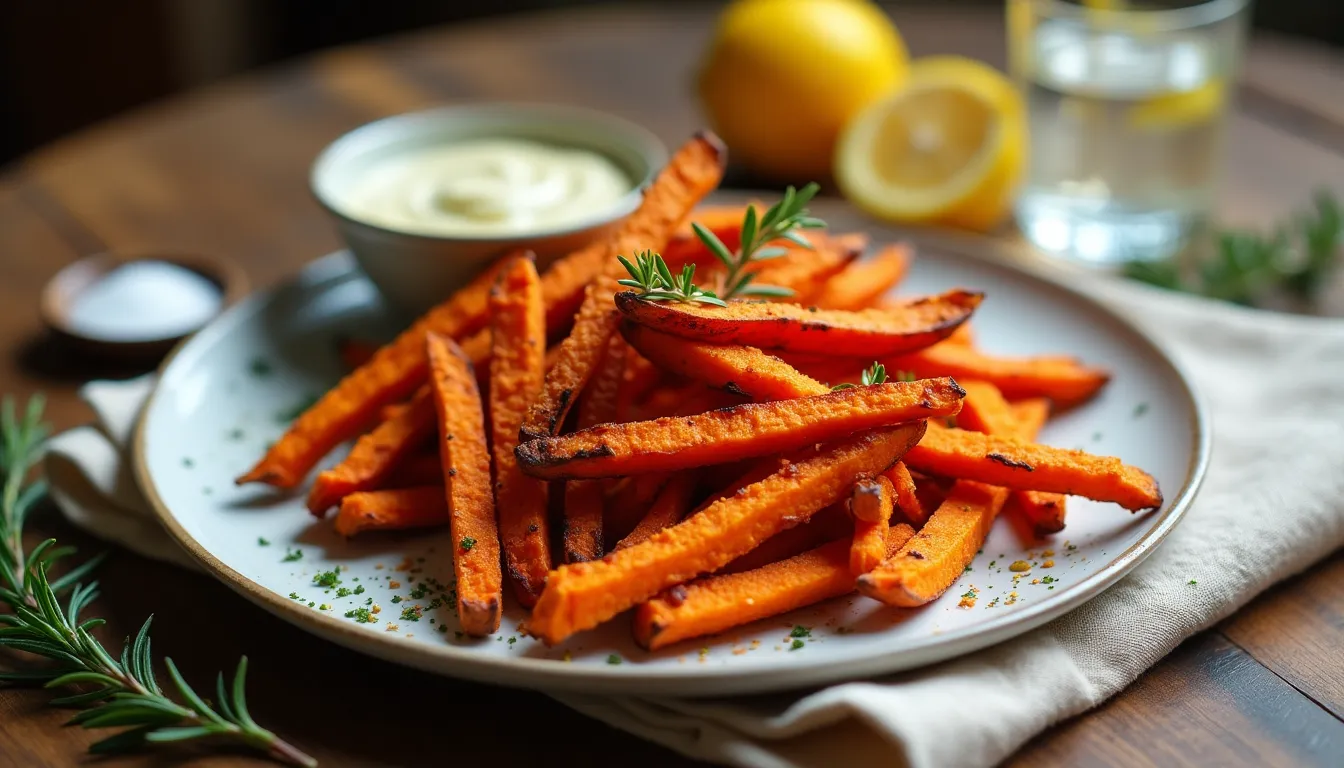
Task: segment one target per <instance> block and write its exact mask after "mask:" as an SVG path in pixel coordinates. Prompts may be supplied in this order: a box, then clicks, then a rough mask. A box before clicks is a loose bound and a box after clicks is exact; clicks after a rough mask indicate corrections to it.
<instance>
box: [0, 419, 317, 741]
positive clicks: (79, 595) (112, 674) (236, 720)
mask: <svg viewBox="0 0 1344 768" xmlns="http://www.w3.org/2000/svg"><path fill="white" fill-rule="evenodd" d="M42 409H43V401H42V398H41V397H40V396H38V397H34V398H32V399H31V400H29V401H28V405H27V408H26V409H25V410H24V413H23V417H22V418H19V417H18V416H17V413H16V409H15V407H14V401H13V400H12V399H11V398H8V397H6V398H5V399H4V402H3V404H0V477H2V478H3V482H4V486H3V492H0V540H3V546H2V547H0V580H2V581H3V584H2V585H0V602H3V603H4V604H5V605H6V606H7V607H8V608H9V609H10V611H11V612H10V613H0V647H3V648H6V649H8V650H10V651H23V652H25V653H30V654H33V655H35V656H41V657H43V658H45V659H48V660H50V661H52V662H54V664H52V665H50V666H42V667H35V668H33V669H26V670H22V671H13V672H4V673H0V682H5V683H11V684H13V683H27V684H38V683H40V684H42V685H43V686H44V687H46V688H75V689H77V692H75V693H72V694H70V695H67V696H63V697H61V698H57V699H53V700H52V701H51V703H52V704H54V705H56V706H63V707H78V708H81V710H82V711H80V712H79V713H77V714H76V715H75V716H74V717H73V718H71V719H70V724H72V725H79V726H81V727H84V728H125V729H126V730H122V731H120V732H119V733H116V734H114V735H112V736H110V737H108V738H105V739H103V740H101V741H98V742H96V743H94V744H93V745H92V746H91V747H89V751H90V752H92V753H94V754H110V753H116V752H124V751H128V750H131V749H135V748H138V747H143V746H145V745H149V744H165V743H170V742H180V741H192V740H195V739H201V738H207V737H212V738H214V739H216V740H220V741H224V742H229V743H233V744H241V745H245V746H247V747H250V748H253V749H257V750H260V751H262V752H264V753H265V754H267V755H268V756H270V757H271V758H273V759H275V760H277V761H280V762H284V763H289V764H292V765H301V766H314V765H317V761H316V760H314V759H313V758H311V757H309V756H308V755H306V754H304V753H303V752H301V751H299V750H298V749H297V748H296V747H294V746H293V745H291V744H289V743H287V742H285V741H283V740H281V739H280V738H279V737H277V736H276V735H275V734H274V733H271V732H270V731H268V730H266V729H265V728H262V727H261V726H260V725H258V724H257V723H256V721H254V720H253V719H252V716H251V714H249V712H248V709H247V698H246V695H245V692H244V684H245V681H246V677H247V657H243V658H242V659H241V660H239V662H238V668H237V670H236V671H235V673H234V675H233V678H232V681H231V684H230V685H228V686H226V685H225V680H224V675H223V673H220V675H219V677H218V678H217V679H216V682H215V701H214V706H211V705H210V704H208V703H207V702H206V701H205V699H203V698H201V696H200V695H198V694H197V693H196V691H195V690H194V689H192V687H191V686H190V685H189V684H188V683H187V681H186V680H185V679H184V678H183V677H182V675H181V674H180V673H179V672H178V671H177V667H176V665H174V664H173V661H172V659H169V658H165V659H164V666H165V667H167V669H168V676H169V678H170V679H171V680H172V688H173V689H174V690H175V691H176V693H177V695H178V697H179V698H180V699H181V701H183V702H185V704H179V703H178V702H177V701H175V700H174V699H172V698H170V697H169V696H168V695H167V694H165V693H164V691H163V689H162V688H161V687H160V686H159V682H158V680H157V679H156V678H155V675H154V666H153V657H152V656H151V654H150V640H149V627H150V623H151V622H152V621H153V617H152V616H151V617H150V618H149V619H148V620H146V621H145V623H144V625H143V626H141V627H140V631H139V632H138V633H137V634H136V636H135V638H134V639H131V638H127V639H126V642H125V644H124V645H123V646H122V651H121V657H120V659H117V658H114V657H113V656H112V654H111V653H109V652H108V651H107V649H106V648H104V647H103V645H102V643H100V642H99V641H98V640H97V639H96V638H94V636H93V634H92V630H93V629H94V628H95V627H98V626H100V625H102V624H103V623H104V622H103V620H102V619H84V618H81V614H82V613H83V611H84V609H85V608H87V607H88V605H89V603H91V602H93V600H94V599H95V598H96V597H97V596H98V585H97V582H90V583H88V584H82V583H79V582H80V580H81V579H83V578H84V577H85V576H87V575H88V574H89V573H90V572H91V571H92V570H93V568H94V567H95V566H96V565H97V564H98V561H99V559H100V558H94V559H92V560H88V561H86V562H84V563H82V564H80V565H78V566H76V567H75V568H73V569H71V570H70V571H69V572H67V573H66V574H65V575H63V576H61V577H60V578H58V579H55V580H52V579H51V578H49V576H48V571H49V570H50V569H51V567H52V565H53V564H55V563H56V562H57V561H58V560H60V559H61V558H64V557H66V556H69V555H71V554H73V553H74V548H73V547H57V546H55V540H54V539H47V540H46V541H44V542H42V543H41V544H39V545H37V546H36V547H34V548H33V551H32V552H30V553H27V554H26V555H25V553H24V549H23V524H24V521H25V519H26V518H27V515H28V512H29V511H30V510H31V509H32V508H33V506H34V505H35V504H36V502H37V501H38V500H39V499H40V498H42V496H43V494H44V493H45V491H46V485H45V484H44V483H43V482H42V481H40V480H39V481H37V482H33V483H27V482H26V481H27V478H28V474H29V471H30V470H31V469H32V468H33V466H34V465H35V464H36V463H37V460H38V458H39V457H40V456H41V455H42V448H43V443H44V441H45V439H46V436H47V427H46V425H45V424H44V423H43V422H42ZM67 590H68V591H69V598H68V601H67V602H66V604H65V606H64V607H62V605H61V602H60V598H59V597H58V595H59V594H61V593H65V592H66V591H67Z"/></svg>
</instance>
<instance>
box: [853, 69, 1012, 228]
mask: <svg viewBox="0 0 1344 768" xmlns="http://www.w3.org/2000/svg"><path fill="white" fill-rule="evenodd" d="M1026 135H1027V128H1026V118H1025V111H1024V110H1023V107H1022V99H1021V97H1020V96H1019V94H1018V92H1017V89H1016V88H1014V87H1013V84H1012V83H1011V82H1009V81H1008V79H1007V78H1005V77H1004V76H1003V75H1002V74H1001V73H999V72H998V70H995V69H993V68H991V67H989V66H987V65H985V64H982V63H980V62H978V61H974V60H971V59H965V58H961V57H954V56H935V57H929V58H925V59H919V60H917V61H915V62H913V63H912V64H911V66H910V75H909V78H908V79H907V81H906V85H905V86H904V87H903V88H901V89H900V90H898V91H896V92H895V93H893V94H891V95H890V96H888V97H887V98H885V99H883V100H881V101H879V102H877V103H875V104H873V105H872V106H870V107H869V108H867V109H865V110H864V111H863V112H862V113H861V114H859V116H858V117H856V118H855V119H854V121H853V122H851V123H850V124H849V126H848V127H847V128H846V129H845V132H844V133H843V135H842V136H841V138H840V142H839V146H838V148H837V150H836V157H835V177H836V183H837V184H838V185H839V187H840V190H841V192H843V193H844V194H845V196H846V197H848V198H849V199H850V200H851V201H852V202H853V203H854V204H856V205H858V206H859V207H860V208H863V209H864V210H866V211H868V212H869V213H871V214H873V215H875V216H878V217H880V218H883V219H887V220H891V221H899V222H906V223H927V224H943V225H947V226H954V227H961V228H964V229H972V230H977V231H986V230H989V229H992V228H993V227H995V226H996V225H998V224H999V223H1000V222H1001V221H1002V220H1003V219H1004V217H1005V215H1006V214H1007V213H1008V210H1009V208H1010V207H1011V205H1012V198H1013V193H1014V192H1015V191H1016V188H1017V184H1018V181H1019V179H1020V178H1021V175H1022V171H1023V167H1024V165H1025V161H1026Z"/></svg>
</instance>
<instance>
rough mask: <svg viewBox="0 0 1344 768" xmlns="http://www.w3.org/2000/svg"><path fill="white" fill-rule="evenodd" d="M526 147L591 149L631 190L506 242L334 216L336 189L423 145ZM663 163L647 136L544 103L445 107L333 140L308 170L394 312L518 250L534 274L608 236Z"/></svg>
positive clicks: (430, 298)
mask: <svg viewBox="0 0 1344 768" xmlns="http://www.w3.org/2000/svg"><path fill="white" fill-rule="evenodd" d="M501 137H504V138H518V139H530V140H533V141H539V142H544V143H548V144H554V145H559V146H566V147H576V148H582V149H590V150H595V151H597V152H601V153H602V154H604V155H606V156H607V157H608V158H610V159H611V160H612V161H613V162H614V163H616V165H617V166H618V167H619V168H621V170H623V171H625V173H626V174H627V175H628V176H629V177H630V179H631V180H632V182H633V186H632V187H631V189H630V192H629V193H627V194H626V195H625V196H624V197H622V198H620V199H619V200H618V201H616V202H615V203H614V204H612V205H611V206H610V207H609V208H607V209H606V210H602V211H600V212H597V213H595V214H594V215H593V216H592V217H591V218H589V219H588V220H585V221H581V222H579V223H577V224H575V225H572V226H566V227H564V228H561V229H551V230H544V231H535V232H525V233H520V234H518V235H508V236H486V237H482V236H461V237H459V236H448V235H431V234H418V233H411V232H403V231H397V230H393V229H388V228H385V227H382V226H378V225H374V224H370V223H367V222H364V221H360V220H358V219H356V218H353V217H352V216H350V215H348V214H347V213H346V212H345V211H343V210H342V208H341V200H342V196H341V191H342V190H343V189H344V188H345V185H348V184H351V183H353V182H354V181H355V180H357V179H358V177H359V174H360V173H361V172H362V171H363V170H364V169H365V168H367V167H368V166H369V165H370V164H372V163H376V162H378V161H380V160H381V159H383V158H385V157H388V156H391V155H393V154H396V153H399V152H401V151H405V150H408V149H414V148H419V147H424V146H431V145H440V144H446V143H451V142H456V141H463V140H469V139H480V138H501ZM666 162H667V149H666V148H665V147H664V146H663V144H662V143H661V142H659V141H658V139H657V138H656V137H655V136H654V135H653V134H651V133H649V132H648V131H646V130H644V129H643V128H640V127H639V126H637V125H634V124H633V123H630V122H627V121H625V120H622V119H620V118H617V117H613V116H611V115H607V114H603V113H601V112H594V111H590V110H586V109H579V108H575V107H567V106H559V105H549V104H482V105H470V106H460V107H444V108H440V109H432V110H427V111H424V112H412V113H408V114H404V115H397V116H394V117H388V118H384V119H382V120H378V121H375V122H372V123H369V124H367V125H364V126H361V127H359V128H356V129H354V130H353V131H350V132H349V133H347V134H345V135H344V136H341V137H340V138H339V139H337V140H336V141H334V142H332V143H331V144H330V145H329V146H328V147H327V148H326V149H325V150H323V151H322V153H321V154H320V155H319V156H318V158H317V160H316V161H315V162H314V163H313V168H312V174H311V177H310V183H311V185H312V191H313V194H314V195H315V196H316V197H317V200H318V202H320V203H321V204H322V205H323V207H325V208H326V209H327V210H328V211H329V212H330V213H331V214H332V215H333V216H334V217H335V218H336V222H337V225H338V227H339V229H340V232H341V235H342V237H343V238H344V239H345V242H346V245H347V246H348V247H349V248H350V251H351V252H352V253H353V254H354V256H355V260H356V261H357V262H358V263H359V265H360V267H361V268H362V269H363V270H364V272H365V273H366V274H368V276H369V278H370V279H371V280H372V281H373V283H374V284H375V285H376V286H377V287H378V289H379V291H381V292H382V294H383V296H384V297H385V298H386V299H387V300H388V301H389V302H390V303H391V304H392V305H393V307H394V308H396V309H398V310H401V311H403V312H407V313H416V314H418V313H421V312H424V311H425V310H426V309H429V308H430V307H431V306H433V305H434V304H436V303H438V302H440V301H442V300H443V299H444V298H445V297H447V296H448V295H449V294H451V293H452V292H453V291H454V290H456V289H457V288H459V287H461V286H462V285H464V284H465V283H466V282H467V281H469V280H470V279H471V278H472V277H474V276H475V275H476V274H477V273H479V272H480V271H481V270H482V269H483V268H484V267H485V266H486V265H487V264H489V263H490V262H491V261H492V260H493V259H494V258H495V257H497V256H499V255H500V254H502V253H506V252H508V251H510V250H513V249H516V248H528V249H531V250H532V251H534V252H535V253H536V254H537V262H538V266H544V265H545V264H546V263H547V262H548V261H550V260H551V259H554V258H555V257H557V256H560V255H563V254H565V253H567V252H569V251H572V250H574V249H576V248H578V247H581V246H582V245H583V244H585V243H587V242H589V241H591V240H593V239H595V238H598V237H601V236H602V235H604V234H606V233H608V232H609V231H610V230H611V229H612V228H613V227H615V225H616V224H618V223H619V222H620V221H621V220H622V219H623V218H625V217H626V216H627V215H628V214H629V213H630V212H631V211H633V210H634V209H635V208H636V207H637V206H638V205H639V201H640V196H641V194H642V189H643V187H644V186H645V185H646V184H647V183H648V181H649V180H650V179H651V178H652V176H653V174H654V173H655V172H657V170H658V169H659V168H661V167H662V166H663V164H664V163H666Z"/></svg>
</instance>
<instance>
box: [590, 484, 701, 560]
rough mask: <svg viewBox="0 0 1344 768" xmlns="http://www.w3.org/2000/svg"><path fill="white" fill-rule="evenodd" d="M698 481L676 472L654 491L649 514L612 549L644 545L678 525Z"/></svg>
mask: <svg viewBox="0 0 1344 768" xmlns="http://www.w3.org/2000/svg"><path fill="white" fill-rule="evenodd" d="M698 481H699V477H698V476H697V475H696V473H694V472H679V473H677V474H675V475H673V476H672V477H671V478H670V479H668V481H667V482H666V483H664V484H663V486H662V488H661V489H660V490H659V491H658V495H657V496H656V497H655V498H654V500H653V505H652V506H650V507H649V511H648V512H647V513H645V515H644V517H642V518H640V520H639V522H638V523H636V524H635V527H634V530H632V531H630V533H628V534H626V536H625V538H623V539H621V540H620V541H619V542H617V544H616V549H617V550H620V549H625V548H626V547H633V546H634V545H636V544H640V543H643V542H645V541H648V540H649V538H651V537H652V536H653V535H654V534H655V533H658V532H659V531H661V530H663V529H664V528H670V527H672V526H674V525H676V524H677V523H679V522H681V521H682V518H684V517H686V513H687V512H689V511H690V510H691V503H692V501H693V500H694V497H695V490H696V486H697V485H698ZM581 482H593V481H581Z"/></svg>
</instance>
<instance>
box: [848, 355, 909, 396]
mask: <svg viewBox="0 0 1344 768" xmlns="http://www.w3.org/2000/svg"><path fill="white" fill-rule="evenodd" d="M889 380H890V378H889V377H888V376H887V366H885V365H883V364H881V363H879V362H877V361H876V360H874V361H873V364H872V365H870V366H868V368H867V369H866V370H864V371H863V373H860V374H859V382H860V383H859V384H849V383H845V384H836V385H835V386H834V387H831V391H832V392H838V391H840V390H842V389H853V388H854V387H859V386H863V387H867V386H871V385H873V384H885V383H887V381H889ZM914 380H915V374H913V373H911V372H909V371H897V372H896V381H914Z"/></svg>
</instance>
